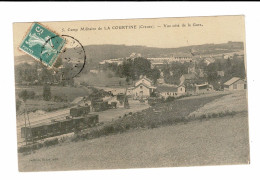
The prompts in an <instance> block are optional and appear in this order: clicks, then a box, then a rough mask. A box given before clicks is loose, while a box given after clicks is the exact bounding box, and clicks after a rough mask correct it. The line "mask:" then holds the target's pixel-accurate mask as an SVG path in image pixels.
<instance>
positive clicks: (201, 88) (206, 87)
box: [195, 82, 213, 93]
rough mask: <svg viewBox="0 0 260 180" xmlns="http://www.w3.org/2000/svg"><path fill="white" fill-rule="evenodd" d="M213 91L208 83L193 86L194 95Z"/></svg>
mask: <svg viewBox="0 0 260 180" xmlns="http://www.w3.org/2000/svg"><path fill="white" fill-rule="evenodd" d="M212 90H213V86H212V85H210V84H208V82H206V83H203V84H195V92H196V93H205V92H209V91H212Z"/></svg>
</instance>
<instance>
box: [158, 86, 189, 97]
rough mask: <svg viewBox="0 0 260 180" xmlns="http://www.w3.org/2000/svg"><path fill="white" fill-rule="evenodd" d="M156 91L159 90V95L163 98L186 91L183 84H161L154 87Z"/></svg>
mask: <svg viewBox="0 0 260 180" xmlns="http://www.w3.org/2000/svg"><path fill="white" fill-rule="evenodd" d="M156 91H157V92H159V94H160V96H161V97H163V98H165V99H166V98H168V97H179V96H181V95H184V94H185V93H186V91H185V86H183V85H180V86H176V85H163V86H158V87H157V89H156Z"/></svg>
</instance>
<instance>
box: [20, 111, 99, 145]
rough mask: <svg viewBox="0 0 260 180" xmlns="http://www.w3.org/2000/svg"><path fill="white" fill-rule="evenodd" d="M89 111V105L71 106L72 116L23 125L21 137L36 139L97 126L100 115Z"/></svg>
mask: <svg viewBox="0 0 260 180" xmlns="http://www.w3.org/2000/svg"><path fill="white" fill-rule="evenodd" d="M89 111H90V107H89V106H86V107H82V106H79V107H75V108H71V109H70V116H66V117H65V118H64V119H62V120H52V121H51V122H44V123H40V124H35V125H32V126H29V127H22V128H21V137H22V138H25V139H26V140H27V141H35V140H39V139H44V138H47V137H53V136H58V135H61V134H66V133H70V132H76V131H80V130H82V129H86V128H88V127H92V126H95V125H96V124H97V123H98V122H99V117H98V115H96V114H89Z"/></svg>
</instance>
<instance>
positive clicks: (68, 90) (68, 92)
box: [16, 86, 91, 101]
mask: <svg viewBox="0 0 260 180" xmlns="http://www.w3.org/2000/svg"><path fill="white" fill-rule="evenodd" d="M22 90H28V91H34V92H35V94H36V96H37V95H38V96H42V93H43V87H42V86H30V87H27V86H23V87H16V95H18V94H19V92H21V91H22ZM90 92H91V90H89V89H88V88H85V87H66V86H51V95H52V96H55V95H59V96H66V97H67V98H68V101H73V100H74V99H75V98H76V97H79V96H87V95H88V94H90Z"/></svg>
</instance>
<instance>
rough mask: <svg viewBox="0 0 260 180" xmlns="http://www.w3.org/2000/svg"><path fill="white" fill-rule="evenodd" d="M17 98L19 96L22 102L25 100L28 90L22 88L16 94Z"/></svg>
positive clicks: (27, 96)
mask: <svg viewBox="0 0 260 180" xmlns="http://www.w3.org/2000/svg"><path fill="white" fill-rule="evenodd" d="M18 96H19V98H21V99H22V100H23V101H24V102H26V100H27V99H28V98H29V95H28V91H27V90H22V91H21V92H20V93H19V94H18Z"/></svg>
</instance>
